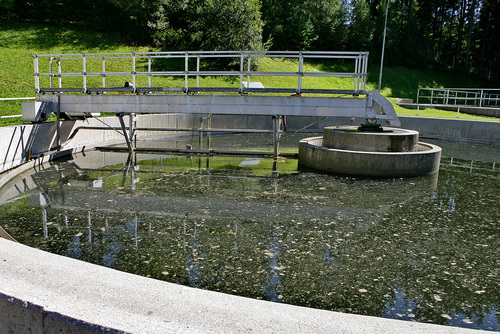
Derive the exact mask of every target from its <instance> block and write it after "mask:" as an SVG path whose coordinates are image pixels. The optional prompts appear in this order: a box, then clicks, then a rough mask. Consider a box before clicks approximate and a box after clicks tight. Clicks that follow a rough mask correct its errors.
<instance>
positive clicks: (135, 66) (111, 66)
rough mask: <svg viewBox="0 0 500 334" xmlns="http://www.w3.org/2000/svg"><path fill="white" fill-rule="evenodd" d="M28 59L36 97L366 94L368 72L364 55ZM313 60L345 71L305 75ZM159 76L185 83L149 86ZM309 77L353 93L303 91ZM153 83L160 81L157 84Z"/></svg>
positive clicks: (231, 53) (125, 55) (237, 53)
mask: <svg viewBox="0 0 500 334" xmlns="http://www.w3.org/2000/svg"><path fill="white" fill-rule="evenodd" d="M32 57H33V61H34V77H35V89H36V93H46V92H65V91H68V92H83V93H92V92H97V93H99V92H104V91H106V92H111V91H121V92H123V91H125V92H136V93H137V92H152V91H162V92H172V91H173V92H184V93H188V92H203V91H207V92H210V91H226V92H239V93H245V92H263V93H266V92H271V93H272V92H277V93H280V92H283V93H288V92H292V93H299V94H300V93H307V92H309V93H349V94H351V93H352V94H364V93H365V89H366V78H367V70H368V52H295V51H290V52H271V51H269V52H259V51H224V52H215V51H207V52H202V51H199V52H132V53H89V54H39V55H32ZM263 58H284V59H288V60H292V61H294V63H296V66H297V68H296V71H290V72H280V71H272V72H265V71H259V70H258V69H257V67H256V66H255V64H257V63H258V62H259V60H261V59H263ZM314 60H322V61H325V60H326V61H328V60H331V61H337V62H338V63H341V64H342V66H341V68H347V70H345V71H340V72H319V71H313V72H306V71H305V70H304V64H305V63H306V62H307V61H314ZM118 63H120V64H119V65H118ZM221 64H222V65H221ZM221 68H224V69H221ZM227 68H229V69H227ZM209 76H215V77H221V76H222V77H233V78H235V77H236V78H237V80H233V82H232V83H231V84H228V86H227V87H213V86H212V87H210V86H209V85H206V84H205V86H203V85H202V83H200V78H203V77H209ZM256 76H273V77H295V78H296V79H297V81H296V85H294V86H293V87H263V86H258V85H257V86H256V85H253V84H252V79H254V78H255V77H256ZM157 77H181V78H184V80H183V81H184V82H183V84H182V85H180V86H175V87H172V86H170V87H165V85H160V86H159V87H158V86H156V87H153V82H152V81H153V79H155V78H157ZM310 77H316V78H317V77H327V78H328V77H337V78H348V79H351V80H352V90H351V89H335V87H322V88H320V89H318V88H314V89H308V88H307V87H304V80H305V79H306V78H310ZM116 78H121V80H122V85H120V86H117V85H116V83H117V82H118V81H116V80H114V81H113V80H112V79H116ZM124 78H125V79H126V80H127V81H126V83H125V85H123V79H124ZM193 78H194V79H195V81H193V80H192V79H193ZM190 79H191V80H190ZM156 82H158V80H155V83H156ZM181 82H182V80H181ZM176 83H177V84H178V83H179V82H178V81H177V82H176ZM280 84H283V83H282V82H280Z"/></svg>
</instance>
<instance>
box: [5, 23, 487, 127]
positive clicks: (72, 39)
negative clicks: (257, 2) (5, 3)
mask: <svg viewBox="0 0 500 334" xmlns="http://www.w3.org/2000/svg"><path fill="white" fill-rule="evenodd" d="M146 51H155V50H154V49H153V48H150V47H147V46H134V45H131V44H130V43H127V41H126V40H125V39H123V38H122V37H120V36H117V35H112V34H102V33H97V32H95V31H91V30H87V29H82V28H79V27H61V26H50V25H40V24H32V23H22V22H21V23H14V22H10V23H9V22H7V23H5V22H3V23H2V25H1V26H0V98H12V97H33V96H34V95H35V84H34V77H33V75H32V73H33V72H34V69H33V58H32V57H31V55H32V54H53V53H101V52H102V53H105V52H146ZM258 65H259V69H260V70H262V71H290V72H296V71H298V63H297V61H296V60H290V59H277V58H267V59H262V60H261V61H260V62H259V64H258ZM117 66H119V65H117ZM139 66H143V67H145V64H142V65H140V64H139ZM75 71H76V72H79V71H81V70H78V69H75ZM304 71H306V72H315V71H330V72H335V71H344V72H345V71H352V64H344V63H328V62H309V63H306V64H305V68H304ZM378 77H379V67H378V66H377V65H372V66H370V67H369V70H368V83H367V89H368V90H377V89H378ZM144 78H145V77H143V78H142V79H143V80H144ZM120 80H121V79H120ZM192 80H195V79H192ZM252 80H253V81H261V82H262V84H263V85H264V86H265V87H275V88H280V87H286V88H291V87H295V86H296V84H297V79H296V78H292V77H269V76H259V77H253V78H252ZM143 84H144V83H143ZM193 84H194V83H193ZM200 84H201V85H207V86H237V85H239V84H238V81H237V78H235V77H232V78H227V77H217V78H214V77H206V78H202V82H201V83H200ZM138 85H141V83H138ZM152 85H153V86H179V87H182V86H183V85H184V82H183V79H182V78H177V79H176V78H165V77H158V78H155V77H154V78H153V83H152ZM481 85H482V83H481V82H480V81H478V80H474V79H472V78H470V77H468V76H465V75H457V74H453V73H450V72H446V71H436V70H435V69H432V68H430V67H429V68H426V69H421V70H414V69H408V68H404V67H392V68H391V67H385V68H384V72H383V85H382V86H383V89H382V93H383V94H384V95H385V96H386V97H388V98H391V99H392V100H393V99H398V98H412V99H415V97H416V95H417V90H418V88H419V87H457V86H462V87H480V86H481ZM303 87H304V88H325V87H329V88H335V89H353V83H352V79H345V78H304V81H303ZM20 113H21V103H20V102H11V101H0V116H5V115H16V114H20ZM20 122H21V119H20V118H7V119H5V118H4V119H1V120H0V125H7V124H19V123H20Z"/></svg>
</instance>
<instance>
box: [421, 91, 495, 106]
mask: <svg viewBox="0 0 500 334" xmlns="http://www.w3.org/2000/svg"><path fill="white" fill-rule="evenodd" d="M417 105H433V106H461V107H464V106H465V107H466V106H470V107H479V108H482V107H497V106H500V89H489V88H419V89H418V92H417Z"/></svg>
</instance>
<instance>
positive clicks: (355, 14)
mask: <svg viewBox="0 0 500 334" xmlns="http://www.w3.org/2000/svg"><path fill="white" fill-rule="evenodd" d="M387 1H389V7H388V8H389V11H388V26H387V38H386V53H385V55H386V64H388V65H391V64H392V65H397V64H401V65H405V66H419V67H420V66H422V65H426V64H429V63H437V64H440V65H441V66H443V67H446V68H453V69H459V70H462V71H466V72H472V73H474V74H478V75H481V76H483V77H486V78H497V79H498V78H500V39H499V38H498V36H500V1H498V0H102V1H94V0H36V1H35V0H28V1H22V0H1V1H0V19H2V20H8V19H13V20H27V21H34V22H44V23H50V24H70V25H75V24H77V25H84V26H87V27H91V28H92V29H98V30H99V31H113V32H117V33H119V34H121V35H123V36H125V37H126V38H127V39H128V40H129V41H131V42H134V43H138V44H150V45H155V46H157V47H160V48H162V49H164V50H263V49H272V50H326V51H327V50H349V51H370V59H371V62H378V58H379V56H380V53H381V46H382V36H383V30H384V19H385V15H386V13H385V10H386V5H387Z"/></svg>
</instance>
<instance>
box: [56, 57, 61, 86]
mask: <svg viewBox="0 0 500 334" xmlns="http://www.w3.org/2000/svg"><path fill="white" fill-rule="evenodd" d="M57 73H58V74H59V78H58V82H59V88H62V64H61V58H57Z"/></svg>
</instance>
